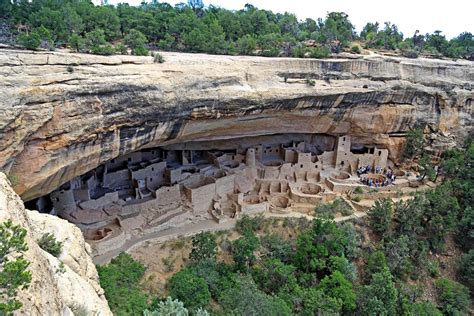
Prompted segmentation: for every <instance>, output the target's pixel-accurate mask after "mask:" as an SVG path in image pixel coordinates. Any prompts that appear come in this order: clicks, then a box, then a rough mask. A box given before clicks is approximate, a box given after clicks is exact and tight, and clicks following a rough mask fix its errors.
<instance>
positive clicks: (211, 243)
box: [189, 233, 217, 262]
mask: <svg viewBox="0 0 474 316" xmlns="http://www.w3.org/2000/svg"><path fill="white" fill-rule="evenodd" d="M216 254H217V245H216V240H215V237H214V235H213V234H211V233H200V234H197V235H195V236H194V237H193V248H192V250H191V254H190V255H189V259H191V260H192V261H194V262H199V261H203V260H215V259H216Z"/></svg>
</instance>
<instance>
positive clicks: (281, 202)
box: [270, 196, 290, 208]
mask: <svg viewBox="0 0 474 316" xmlns="http://www.w3.org/2000/svg"><path fill="white" fill-rule="evenodd" d="M270 203H271V204H272V205H274V206H275V207H281V208H287V207H288V206H290V200H289V199H288V198H287V197H286V196H274V197H272V198H271V200H270Z"/></svg>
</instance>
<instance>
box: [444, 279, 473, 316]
mask: <svg viewBox="0 0 474 316" xmlns="http://www.w3.org/2000/svg"><path fill="white" fill-rule="evenodd" d="M436 288H437V289H438V292H439V294H438V295H439V301H440V303H441V308H442V311H443V312H444V313H445V314H446V315H466V314H467V312H468V310H469V305H470V296H469V290H468V289H467V288H466V287H465V286H463V285H462V284H459V283H457V282H455V281H452V280H449V279H439V280H437V281H436Z"/></svg>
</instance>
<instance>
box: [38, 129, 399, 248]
mask: <svg viewBox="0 0 474 316" xmlns="http://www.w3.org/2000/svg"><path fill="white" fill-rule="evenodd" d="M393 169H394V164H393V162H392V161H391V160H390V159H389V157H388V150H387V149H386V148H377V147H373V146H366V145H361V144H357V143H354V142H352V141H351V136H350V135H337V136H330V135H320V134H314V135H311V134H288V135H272V136H259V137H247V138H241V139H232V140H215V141H202V142H189V143H182V144H173V145H167V146H163V147H156V148H149V149H143V150H140V151H137V152H132V153H129V154H126V155H123V156H119V157H117V158H115V159H112V160H110V161H108V162H107V163H105V164H103V165H101V166H99V167H98V168H96V169H94V170H91V171H89V172H88V173H86V174H84V175H82V176H80V177H76V178H75V179H73V180H71V181H69V182H67V183H65V184H64V185H62V186H61V187H59V188H58V189H56V190H55V191H53V192H51V193H50V194H49V195H47V196H43V197H41V198H39V199H36V200H33V201H30V202H29V206H30V207H32V208H36V209H37V210H39V211H40V212H45V213H50V214H54V215H58V216H60V217H62V218H64V219H67V220H68V221H70V222H72V223H75V224H76V225H77V226H79V227H80V228H81V229H82V230H83V232H84V235H85V237H86V239H88V240H89V241H90V242H91V243H97V244H99V243H100V242H105V241H106V240H114V237H119V236H121V235H123V234H124V233H125V234H129V233H130V232H132V231H140V232H147V231H154V230H157V229H163V228H164V227H166V225H170V223H176V222H180V221H181V222H183V221H185V220H187V219H189V218H194V219H199V218H208V219H210V218H212V219H214V220H215V221H217V222H219V223H220V222H224V221H226V220H228V219H230V218H235V217H239V216H241V215H242V214H258V213H264V212H280V213H284V212H290V211H300V212H306V213H308V212H310V211H312V210H313V209H314V206H315V205H316V204H317V203H321V202H327V201H331V200H332V199H334V198H335V196H337V195H338V194H340V193H344V192H347V191H350V190H354V188H356V187H358V186H364V185H370V186H372V187H373V188H374V189H378V190H384V189H385V188H387V187H389V186H392V187H393V186H405V185H407V183H408V180H407V179H406V177H403V175H404V172H401V171H400V170H396V171H397V175H399V177H398V178H397V179H396V180H395V179H393V178H394V176H392V175H394V174H395V170H393ZM387 173H390V174H389V177H390V180H394V181H388V180H387ZM400 176H401V177H400ZM404 178H405V179H404ZM367 179H371V182H370V183H369V181H367ZM379 180H380V181H379ZM383 180H386V181H385V182H383ZM173 221H174V222H173ZM122 237H123V236H122ZM122 239H123V238H122ZM122 241H123V240H122ZM114 244H116V241H115V242H114ZM119 244H120V243H119Z"/></svg>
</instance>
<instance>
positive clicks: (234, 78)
mask: <svg viewBox="0 0 474 316" xmlns="http://www.w3.org/2000/svg"><path fill="white" fill-rule="evenodd" d="M163 55H164V58H165V60H166V61H165V63H163V64H158V63H153V58H152V57H131V56H112V57H101V56H93V55H81V54H70V53H61V52H35V53H32V52H25V51H11V50H2V51H0V91H1V92H2V93H1V94H0V168H1V169H4V170H5V171H7V172H8V173H9V174H11V175H13V176H15V177H16V178H17V179H18V184H17V186H16V187H15V190H16V191H17V192H18V193H19V194H20V195H21V197H22V198H23V199H24V200H30V199H33V198H35V197H39V196H42V195H45V194H47V193H49V192H51V191H52V190H54V189H56V188H57V187H59V186H60V185H61V184H63V183H65V182H67V181H69V180H70V179H72V178H74V177H75V176H78V175H81V174H84V173H86V172H87V171H89V170H91V169H93V168H95V167H97V166H99V165H100V164H102V163H104V162H106V161H108V160H110V159H113V158H115V157H118V156H120V155H123V154H126V153H130V152H133V151H136V150H139V149H141V148H146V147H154V146H171V145H173V144H179V143H186V142H190V141H202V140H207V141H213V140H215V141H222V140H231V139H232V138H236V137H240V138H241V137H246V136H258V135H272V134H277V133H282V132H286V133H309V134H311V133H318V134H328V135H334V136H336V135H343V134H347V135H351V137H352V139H353V142H355V143H358V144H362V145H375V146H377V147H380V148H387V149H388V150H389V155H390V159H392V160H396V159H397V158H398V156H399V154H400V149H401V147H402V144H403V141H404V138H403V136H404V135H405V133H406V131H407V130H409V129H410V128H413V127H414V126H415V125H424V126H427V129H426V132H427V133H429V134H430V138H431V139H432V144H431V145H432V146H433V148H435V149H436V148H446V147H449V146H454V145H456V143H460V142H462V140H463V139H464V138H465V137H466V135H468V134H469V133H472V131H473V121H474V118H473V115H472V111H473V110H472V103H473V99H474V92H473V91H472V88H473V85H474V83H473V81H474V63H472V62H467V61H456V62H455V61H441V60H427V59H404V58H388V57H381V56H375V55H372V56H366V57H363V58H359V59H331V60H313V59H288V58H257V57H234V56H208V55H199V54H178V53H163ZM313 82H314V85H312V83H313Z"/></svg>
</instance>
